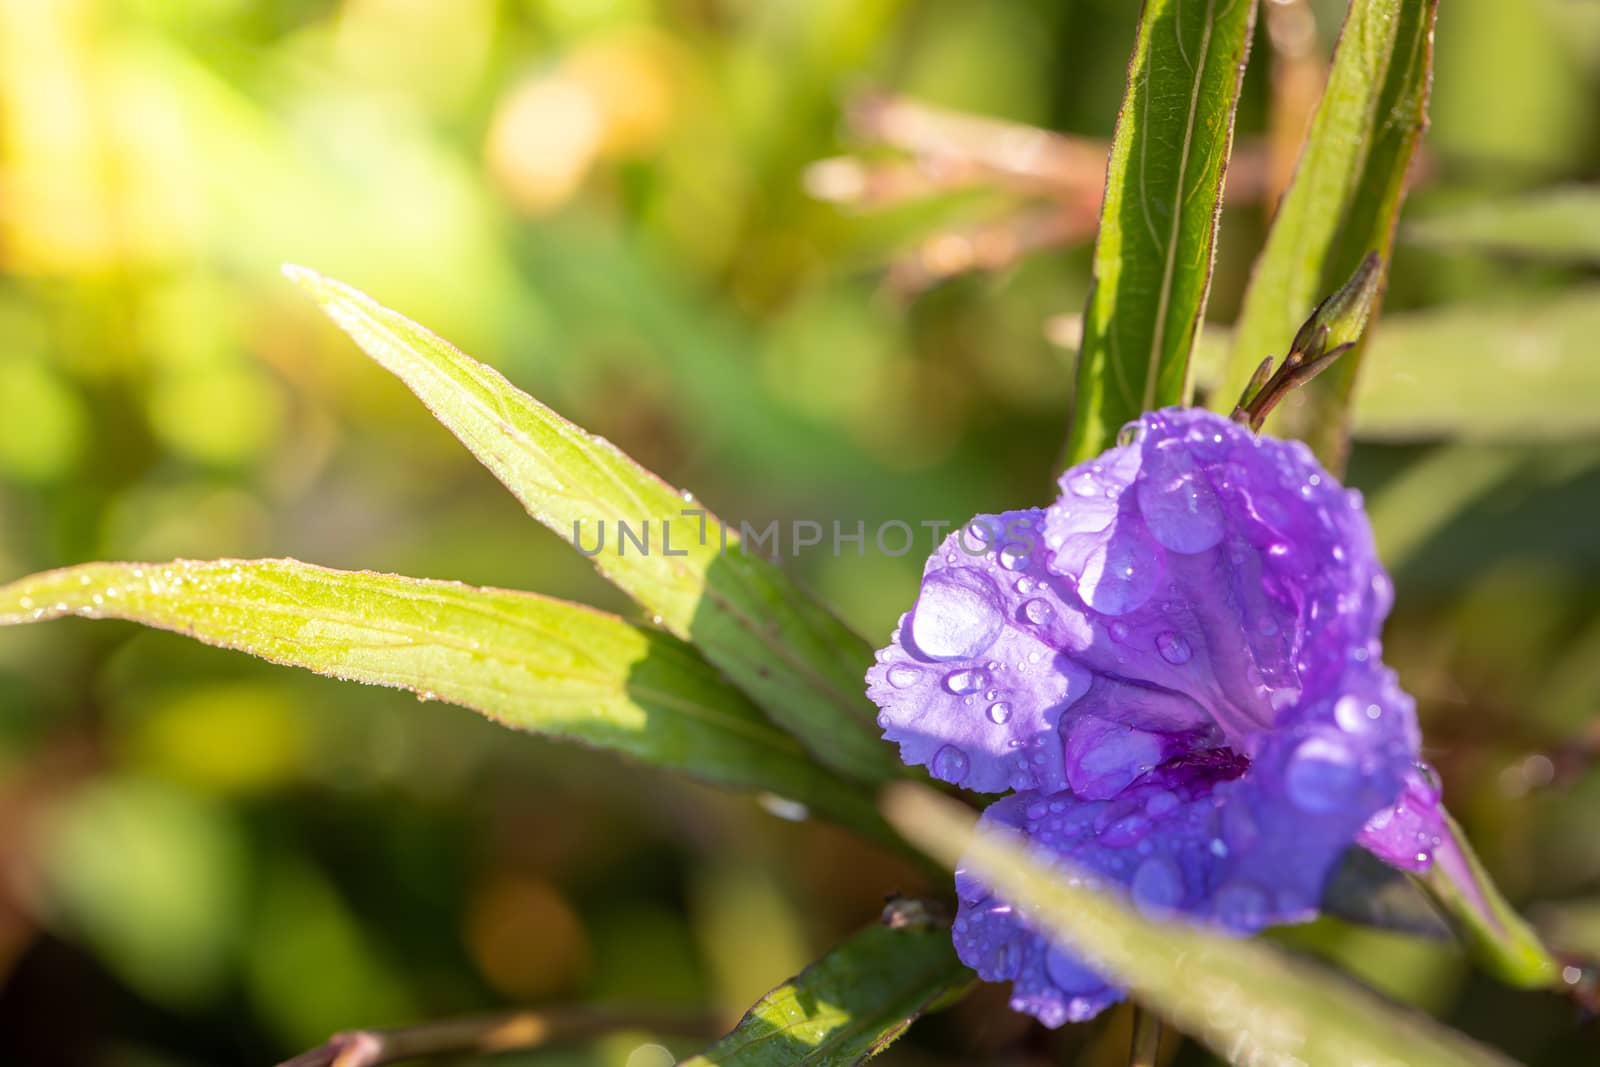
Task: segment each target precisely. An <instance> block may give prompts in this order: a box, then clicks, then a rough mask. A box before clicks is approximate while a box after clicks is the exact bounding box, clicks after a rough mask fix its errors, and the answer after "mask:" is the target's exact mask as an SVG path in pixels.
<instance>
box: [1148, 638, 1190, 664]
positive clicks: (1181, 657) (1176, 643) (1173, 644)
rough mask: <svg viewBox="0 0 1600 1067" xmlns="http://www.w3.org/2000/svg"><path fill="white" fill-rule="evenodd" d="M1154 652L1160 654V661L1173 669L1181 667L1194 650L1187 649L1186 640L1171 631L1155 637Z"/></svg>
mask: <svg viewBox="0 0 1600 1067" xmlns="http://www.w3.org/2000/svg"><path fill="white" fill-rule="evenodd" d="M1156 651H1157V652H1160V653H1161V658H1162V659H1164V660H1166V661H1167V662H1168V663H1170V664H1172V665H1173V666H1174V667H1181V666H1183V665H1184V664H1185V663H1188V662H1189V658H1190V657H1191V656H1193V655H1194V649H1192V648H1190V647H1189V641H1188V639H1187V638H1186V637H1184V636H1183V635H1182V634H1178V633H1173V632H1172V631H1171V630H1168V631H1167V632H1165V633H1162V634H1158V635H1157V636H1156Z"/></svg>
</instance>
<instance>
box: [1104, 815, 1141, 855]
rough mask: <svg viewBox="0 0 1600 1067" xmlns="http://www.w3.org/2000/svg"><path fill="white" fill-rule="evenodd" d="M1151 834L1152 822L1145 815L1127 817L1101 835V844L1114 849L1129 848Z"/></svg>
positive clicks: (1107, 828) (1113, 824)
mask: <svg viewBox="0 0 1600 1067" xmlns="http://www.w3.org/2000/svg"><path fill="white" fill-rule="evenodd" d="M1149 832H1150V820H1149V819H1147V818H1145V817H1144V816H1143V815H1125V816H1123V817H1122V818H1120V819H1118V820H1117V821H1116V822H1114V823H1112V824H1111V825H1110V826H1108V827H1106V828H1105V829H1104V830H1103V831H1101V833H1100V843H1101V844H1102V845H1108V846H1110V847H1112V848H1127V847H1128V846H1129V845H1132V844H1136V843H1137V842H1139V841H1141V840H1143V839H1144V836H1145V834H1148V833H1149Z"/></svg>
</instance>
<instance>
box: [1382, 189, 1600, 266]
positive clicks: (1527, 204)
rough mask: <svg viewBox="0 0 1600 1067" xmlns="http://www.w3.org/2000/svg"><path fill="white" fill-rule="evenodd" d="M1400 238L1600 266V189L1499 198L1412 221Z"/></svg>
mask: <svg viewBox="0 0 1600 1067" xmlns="http://www.w3.org/2000/svg"><path fill="white" fill-rule="evenodd" d="M1400 236H1401V239H1402V240H1405V241H1407V242H1410V243H1414V244H1422V245H1434V246H1437V247H1439V248H1444V249H1450V250H1455V249H1469V250H1477V251H1483V252H1490V253H1495V254H1499V255H1506V256H1515V257H1517V258H1520V259H1535V260H1553V261H1555V262H1559V263H1592V264H1600V186H1596V185H1569V186H1563V187H1560V188H1555V189H1541V190H1539V191H1537V192H1531V193H1524V194H1523V195H1521V196H1510V197H1495V198H1494V199H1492V200H1484V201H1479V202H1477V203H1473V204H1468V205H1464V206H1461V207H1456V208H1453V209H1450V210H1446V211H1440V212H1437V213H1435V214H1432V215H1428V216H1427V217H1426V218H1422V219H1417V220H1414V221H1412V222H1408V223H1407V224H1406V225H1405V226H1404V227H1402V228H1401V231H1400Z"/></svg>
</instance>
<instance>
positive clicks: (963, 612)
mask: <svg viewBox="0 0 1600 1067" xmlns="http://www.w3.org/2000/svg"><path fill="white" fill-rule="evenodd" d="M1003 624H1004V620H1003V619H1002V617H1001V615H1000V606H999V591H998V590H996V589H995V587H994V583H993V582H991V581H990V580H989V579H988V577H987V576H985V575H983V574H981V573H980V572H978V571H975V570H973V569H972V568H970V567H953V568H951V569H949V570H943V571H938V572H936V573H934V574H930V575H928V577H927V578H925V579H924V580H923V583H922V595H921V596H920V597H918V598H917V604H916V607H914V608H913V609H912V615H911V640H912V642H913V643H914V644H915V645H916V646H917V649H918V650H919V651H921V652H922V653H923V654H924V655H926V656H929V657H931V658H933V659H937V660H955V659H972V658H974V657H976V656H980V655H982V654H983V653H984V652H986V651H988V649H989V646H990V645H993V644H994V642H995V638H997V637H999V636H1000V629H1001V627H1002V625H1003Z"/></svg>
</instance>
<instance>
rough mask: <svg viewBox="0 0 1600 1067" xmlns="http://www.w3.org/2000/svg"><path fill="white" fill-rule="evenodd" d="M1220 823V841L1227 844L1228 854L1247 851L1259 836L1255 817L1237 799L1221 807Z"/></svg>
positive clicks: (1259, 831)
mask: <svg viewBox="0 0 1600 1067" xmlns="http://www.w3.org/2000/svg"><path fill="white" fill-rule="evenodd" d="M1220 821H1221V823H1222V840H1223V842H1224V843H1226V844H1227V846H1228V851H1229V852H1230V853H1231V852H1239V851H1243V850H1245V849H1248V848H1249V847H1250V846H1251V845H1253V844H1255V843H1256V839H1257V838H1259V837H1260V836H1261V830H1260V828H1259V827H1258V826H1257V825H1256V819H1255V816H1254V815H1252V814H1251V813H1250V809H1249V808H1248V807H1246V806H1245V804H1244V803H1243V802H1242V801H1241V800H1240V799H1239V798H1238V797H1234V798H1232V800H1231V801H1230V802H1229V803H1224V804H1223V805H1222V812H1221V816H1220Z"/></svg>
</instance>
